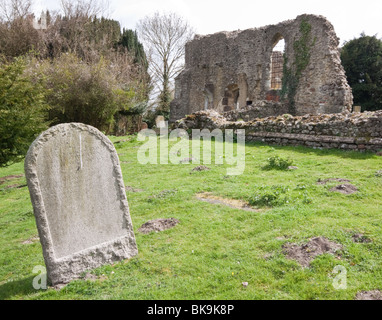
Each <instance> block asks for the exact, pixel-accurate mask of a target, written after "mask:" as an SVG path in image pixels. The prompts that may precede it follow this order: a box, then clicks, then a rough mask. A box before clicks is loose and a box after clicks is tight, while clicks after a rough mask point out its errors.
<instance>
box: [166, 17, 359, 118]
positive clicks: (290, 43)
mask: <svg viewBox="0 0 382 320" xmlns="http://www.w3.org/2000/svg"><path fill="white" fill-rule="evenodd" d="M304 24H305V25H308V26H309V27H310V30H309V32H308V34H305V35H306V37H305V38H304V37H303V29H302V26H303V25H304ZM280 39H284V40H285V54H284V56H285V60H284V62H285V67H287V68H288V70H291V72H292V73H293V72H296V70H297V68H298V64H300V63H301V61H300V60H301V52H299V50H301V42H302V41H305V43H302V44H303V45H305V49H306V48H308V49H309V59H308V60H309V61H307V64H306V65H305V66H304V68H303V70H302V72H301V75H299V81H298V86H297V88H296V92H295V95H294V96H293V100H294V101H293V105H292V104H291V103H289V104H288V107H289V108H290V106H291V105H292V106H293V108H292V110H289V111H290V112H289V113H294V114H296V115H303V114H308V113H309V114H319V113H337V112H342V111H344V110H350V108H351V106H352V99H353V97H352V94H351V89H350V87H349V85H348V83H347V80H346V76H345V72H344V69H343V67H342V65H341V61H340V54H339V51H338V44H339V42H338V38H337V36H336V34H335V32H334V29H333V26H332V25H331V24H330V23H329V22H328V21H327V20H326V19H325V18H324V17H322V16H314V15H301V16H298V17H297V18H296V19H295V20H288V21H285V22H282V23H279V24H277V25H270V26H266V27H262V28H258V29H248V30H244V31H234V32H220V33H216V34H213V35H207V36H196V37H195V38H194V40H192V41H191V42H189V43H188V44H187V45H186V61H185V69H184V71H183V72H182V73H181V74H180V75H179V76H178V77H177V79H176V82H175V99H174V101H173V102H172V104H171V113H170V117H171V118H170V120H171V121H175V120H177V119H181V118H182V117H184V116H185V115H187V114H191V113H193V112H196V111H199V110H207V109H212V110H216V111H218V112H221V113H222V112H227V111H229V110H233V109H243V108H245V106H246V105H247V104H248V101H252V102H253V103H257V102H259V101H262V100H267V99H268V100H270V99H272V100H277V99H273V98H272V90H271V89H272V88H271V56H272V50H273V47H274V46H275V45H276V43H277V42H278V41H279V40H280ZM296 43H299V44H300V46H298V45H296ZM283 89H284V91H287V90H286V89H287V88H283ZM269 97H271V98H269ZM289 102H290V101H289ZM290 109H291V108H290Z"/></svg>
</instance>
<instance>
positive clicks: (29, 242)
mask: <svg viewBox="0 0 382 320" xmlns="http://www.w3.org/2000/svg"><path fill="white" fill-rule="evenodd" d="M39 240H40V238H39V237H38V236H35V237H32V238H29V239H28V240H25V241H23V242H22V244H31V243H35V242H36V241H39Z"/></svg>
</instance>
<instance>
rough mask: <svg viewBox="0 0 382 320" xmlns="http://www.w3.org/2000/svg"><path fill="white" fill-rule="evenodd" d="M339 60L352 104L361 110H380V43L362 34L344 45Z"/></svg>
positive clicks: (381, 92) (381, 95)
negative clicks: (351, 94) (349, 87)
mask: <svg viewBox="0 0 382 320" xmlns="http://www.w3.org/2000/svg"><path fill="white" fill-rule="evenodd" d="M341 60H342V65H343V66H344V69H345V71H346V75H347V78H348V82H349V85H350V86H351V88H352V91H353V96H354V104H356V105H361V106H362V109H363V110H379V109H382V41H381V40H380V39H378V38H377V37H376V36H366V35H365V34H364V33H362V34H361V36H360V37H359V38H358V39H353V40H351V41H349V42H347V43H345V45H344V46H343V48H342V49H341Z"/></svg>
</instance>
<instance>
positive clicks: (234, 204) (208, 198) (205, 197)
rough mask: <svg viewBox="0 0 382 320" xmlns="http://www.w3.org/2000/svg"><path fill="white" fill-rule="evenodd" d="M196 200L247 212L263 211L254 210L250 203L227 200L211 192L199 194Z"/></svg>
mask: <svg viewBox="0 0 382 320" xmlns="http://www.w3.org/2000/svg"><path fill="white" fill-rule="evenodd" d="M196 199H198V200H201V201H205V202H208V203H212V204H222V205H225V206H228V207H230V208H234V209H241V210H245V211H253V212H260V211H262V210H259V209H254V208H253V207H251V206H250V205H249V204H248V203H246V202H244V201H241V200H237V199H226V198H222V197H219V196H215V195H213V194H212V193H210V192H203V193H197V194H196Z"/></svg>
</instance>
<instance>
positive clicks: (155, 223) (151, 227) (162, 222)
mask: <svg viewBox="0 0 382 320" xmlns="http://www.w3.org/2000/svg"><path fill="white" fill-rule="evenodd" d="M178 223H180V221H179V220H178V219H175V218H169V219H156V220H151V221H148V222H146V223H144V224H143V225H142V226H141V227H140V228H139V229H138V231H139V232H141V233H144V234H148V233H150V232H159V231H164V230H167V229H170V228H173V227H175V226H176V225H177V224H178Z"/></svg>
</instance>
